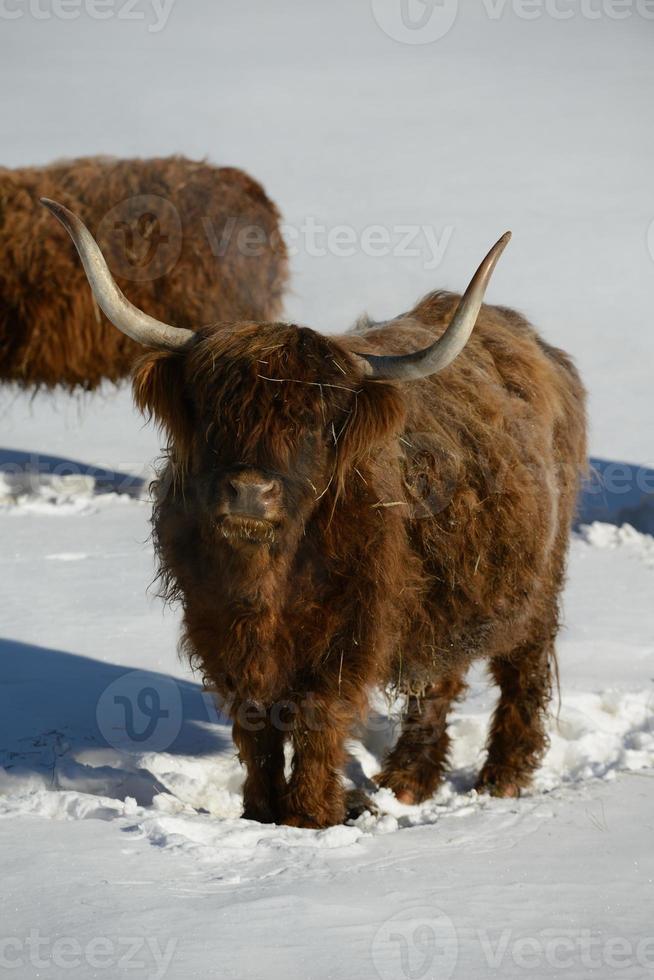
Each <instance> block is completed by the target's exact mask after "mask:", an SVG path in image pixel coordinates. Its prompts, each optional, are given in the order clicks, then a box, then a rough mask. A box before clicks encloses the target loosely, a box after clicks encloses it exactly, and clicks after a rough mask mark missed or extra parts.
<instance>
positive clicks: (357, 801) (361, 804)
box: [345, 789, 379, 820]
mask: <svg viewBox="0 0 654 980" xmlns="http://www.w3.org/2000/svg"><path fill="white" fill-rule="evenodd" d="M364 813H370V814H372V816H373V817H376V816H377V815H378V813H379V810H378V809H377V807H376V806H375V804H374V803H373V802H372V800H371V799H370V797H369V796H368V795H367V794H366V793H364V792H363V790H362V789H351V790H348V792H347V793H346V794H345V819H346V820H356V819H358V817H360V816H362V814H364Z"/></svg>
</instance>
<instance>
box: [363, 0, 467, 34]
mask: <svg viewBox="0 0 654 980" xmlns="http://www.w3.org/2000/svg"><path fill="white" fill-rule="evenodd" d="M458 9H459V3H458V0H372V13H373V17H374V18H375V20H376V21H377V23H378V24H379V26H380V27H381V29H382V31H383V32H384V34H386V35H388V37H390V38H392V39H393V40H394V41H400V42H401V43H402V44H431V43H433V42H434V41H438V40H440V38H442V37H445V35H446V34H447V33H448V32H449V31H450V30H451V29H452V27H453V26H454V22H455V20H456V15H457V13H458Z"/></svg>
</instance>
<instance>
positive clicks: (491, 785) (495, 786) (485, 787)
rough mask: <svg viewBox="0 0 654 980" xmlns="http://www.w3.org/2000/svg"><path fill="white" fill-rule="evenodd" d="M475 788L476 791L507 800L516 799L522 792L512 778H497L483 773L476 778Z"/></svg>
mask: <svg viewBox="0 0 654 980" xmlns="http://www.w3.org/2000/svg"><path fill="white" fill-rule="evenodd" d="M475 789H476V790H477V792H478V793H485V794H488V796H495V797H498V798H500V799H509V800H511V799H512V800H517V799H518V797H519V796H520V794H521V793H522V790H521V788H520V786H519V785H518V783H517V782H515V781H514V780H512V779H498V778H497V777H492V776H485V775H484V774H483V773H482V775H481V776H480V777H479V779H478V780H477V783H476V785H475Z"/></svg>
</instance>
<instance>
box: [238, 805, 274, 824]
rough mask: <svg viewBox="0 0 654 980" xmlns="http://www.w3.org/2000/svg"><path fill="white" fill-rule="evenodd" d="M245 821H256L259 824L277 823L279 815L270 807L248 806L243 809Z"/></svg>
mask: <svg viewBox="0 0 654 980" xmlns="http://www.w3.org/2000/svg"><path fill="white" fill-rule="evenodd" d="M242 818H243V820H256V822H257V823H277V815H276V814H275V813H273V811H272V810H270V809H269V808H268V807H257V806H246V807H244V808H243V814H242Z"/></svg>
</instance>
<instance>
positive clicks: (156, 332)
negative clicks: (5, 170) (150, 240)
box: [41, 197, 195, 351]
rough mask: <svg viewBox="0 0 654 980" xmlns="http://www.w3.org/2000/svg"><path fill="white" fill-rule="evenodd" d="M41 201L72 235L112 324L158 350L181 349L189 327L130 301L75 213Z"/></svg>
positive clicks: (191, 336) (93, 287)
mask: <svg viewBox="0 0 654 980" xmlns="http://www.w3.org/2000/svg"><path fill="white" fill-rule="evenodd" d="M41 204H44V205H45V206H46V208H47V209H48V210H49V211H51V212H52V213H53V214H54V216H55V218H58V219H59V221H60V222H61V223H62V225H63V226H64V228H65V229H66V231H67V232H68V234H69V235H70V237H71V238H72V239H73V242H74V243H75V248H76V249H77V251H78V252H79V256H80V258H81V260H82V265H83V266H84V271H85V272H86V277H87V279H88V281H89V285H90V286H91V289H92V290H93V295H94V296H95V299H96V302H97V304H98V306H99V307H100V309H101V310H102V312H103V313H104V314H105V316H106V317H107V319H108V320H111V322H112V323H113V325H114V326H115V327H118V329H119V330H121V331H122V332H123V333H124V334H127V336H128V337H131V338H132V340H136V341H137V342H138V343H139V344H143V345H144V346H145V347H154V348H155V349H157V350H168V351H176V350H180V349H181V348H182V347H185V346H186V345H187V344H188V343H189V341H191V340H193V338H194V337H195V334H194V333H193V331H192V330H185V329H183V328H181V327H172V326H170V325H169V324H168V323H162V322H161V321H160V320H155V319H154V317H152V316H148V314H147V313H143V312H142V311H141V310H139V309H137V308H136V306H134V305H133V304H132V303H130V301H129V300H128V299H127V297H126V296H124V295H123V293H122V292H121V291H120V289H119V288H118V286H117V285H116V283H115V282H114V278H113V276H112V275H111V272H110V271H109V267H108V266H107V263H106V262H105V260H104V256H103V255H102V252H101V251H100V248H99V246H98V243H97V242H96V240H95V239H94V237H93V235H92V234H91V232H90V231H89V230H88V228H87V227H86V225H85V224H84V222H83V221H81V220H80V219H79V218H78V217H77V215H76V214H73V212H72V211H69V210H68V208H65V207H64V206H63V204H58V203H57V202H56V201H51V200H49V199H48V198H47V197H42V198H41Z"/></svg>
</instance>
